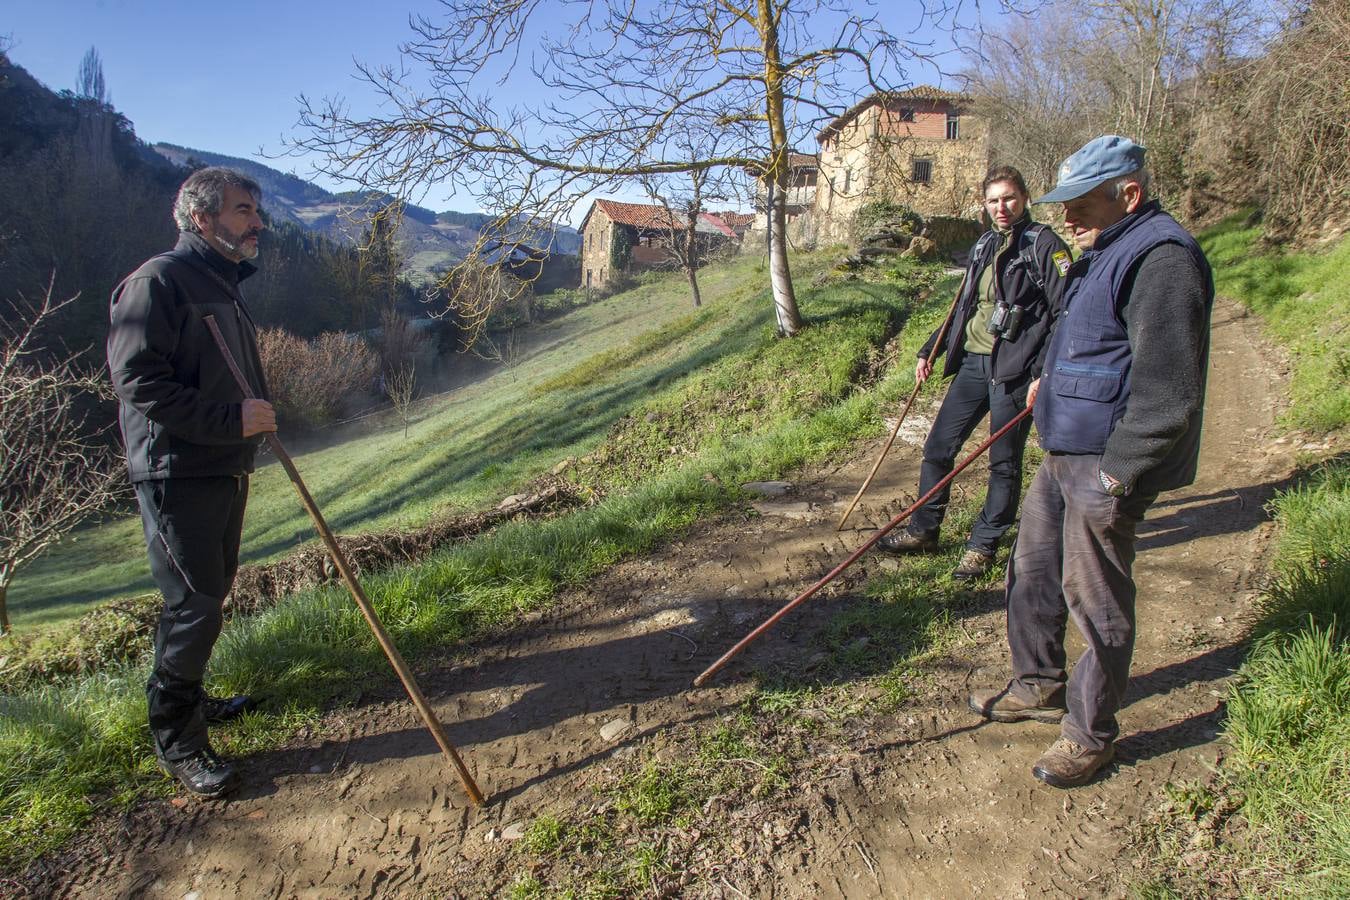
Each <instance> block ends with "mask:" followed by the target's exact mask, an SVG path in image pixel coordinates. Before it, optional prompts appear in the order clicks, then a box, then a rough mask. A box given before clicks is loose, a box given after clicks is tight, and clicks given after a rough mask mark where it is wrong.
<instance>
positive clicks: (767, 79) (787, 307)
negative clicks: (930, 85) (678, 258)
mask: <svg viewBox="0 0 1350 900" xmlns="http://www.w3.org/2000/svg"><path fill="white" fill-rule="evenodd" d="M757 27H758V31H759V35H760V38H761V40H762V41H763V43H764V89H765V90H764V107H765V108H764V112H765V116H766V117H767V118H768V120H769V151H770V153H772V159H771V162H770V165H769V171H768V172H766V173H764V174H765V178H766V179H768V180H769V182H770V184H772V186H773V190H772V191H771V194H770V196H771V202H770V204H769V283H770V284H771V285H772V286H773V311H774V316H775V318H776V319H777V320H778V335H779V337H792V336H793V335H794V334H796V333H797V332H799V331H801V330H802V316H801V313H800V312H798V310H797V295H796V294H795V293H794V292H793V290H792V272H791V271H790V270H789V269H788V258H787V188H788V153H789V152H790V149H791V148H790V147H789V146H788V132H787V119H786V117H785V116H784V112H783V106H784V100H783V60H782V55H781V53H780V47H779V45H778V17H777V15H776V10H774V9H773V6H772V4H771V3H770V2H769V0H759V17H758V22H757Z"/></svg>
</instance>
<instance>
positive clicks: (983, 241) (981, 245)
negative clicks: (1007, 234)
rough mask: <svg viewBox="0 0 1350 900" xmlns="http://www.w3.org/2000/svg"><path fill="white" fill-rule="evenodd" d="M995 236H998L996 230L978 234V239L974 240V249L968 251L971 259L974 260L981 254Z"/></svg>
mask: <svg viewBox="0 0 1350 900" xmlns="http://www.w3.org/2000/svg"><path fill="white" fill-rule="evenodd" d="M996 237H998V232H997V231H993V230H990V231H986V232H985V233H984V234H982V235H980V239H979V240H978V241H976V242H975V249H974V250H971V251H970V259H971V261H972V262H974V261H976V260H978V259H979V258H980V257H981V256H983V255H984V251H985V250H986V249H987V248H988V247H989V245H990V243H992V242H993V240H994V238H996Z"/></svg>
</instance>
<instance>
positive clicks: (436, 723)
mask: <svg viewBox="0 0 1350 900" xmlns="http://www.w3.org/2000/svg"><path fill="white" fill-rule="evenodd" d="M204 321H205V322H206V327H207V328H209V329H210V330H211V337H213V338H215V341H216V346H217V347H219V348H220V353H221V355H222V356H224V357H225V364H226V365H227V366H229V367H230V374H232V375H233V376H234V380H235V381H236V382H238V384H239V389H240V390H241V391H243V392H244V396H245V397H246V398H248V399H249V400H256V399H257V397H256V396H255V395H254V393H253V389H252V388H250V387H249V384H248V381H247V379H245V378H244V373H243V372H241V371H239V364H238V363H237V362H235V359H234V355H233V354H231V353H230V348H229V347H227V346H226V345H225V337H224V336H223V335H222V334H221V333H220V326H219V325H217V324H216V317H215V316H206V317H205V319H204ZM266 437H267V446H269V447H271V448H272V452H273V453H274V454H276V457H277V459H278V460H279V461H280V462H281V467H282V468H283V469H285V470H286V475H287V476H289V477H290V479H291V484H293V485H295V491H296V493H297V494H299V495H300V502H301V503H302V504H303V505H304V507H305V511H306V512H308V513H309V517H310V518H311V519H313V520H314V528H315V529H316V530H317V531H318V532H319V537H320V539H322V541H323V545H324V546H325V547H327V548H328V554H329V555H330V556H332V557H333V565H334V566H336V567H337V570H338V574H339V575H341V576H342V580H343V581H344V582H345V583H346V585H347V590H349V591H351V595H352V599H353V600H355V601H356V605H357V606H359V607H360V608H361V615H363V616H365V617H366V623H367V624H368V625H370V630H371V631H372V632H373V633H374V635H375V640H376V641H378V642H379V644H380V648H381V649H382V650H384V655H385V656H387V657H389V662H390V664H391V665H392V666H393V667H394V671H395V672H397V673H398V679H399V681H402V682H403V687H404V689H406V690H407V692H408V696H409V697H411V698H412V702H413V705H414V706H416V707H417V711H418V712H419V713H421V714H422V721H424V722H425V723H426V725H427V728H428V729H429V730H430V731H431V736H432V737H434V738H435V739H436V743H437V744H439V745H440V748H441V752H442V753H444V754H445V758H446V759H448V760H450V763H451V765H453V766H454V767H455V772H456V773H457V774H458V775H459V780H460V782H461V783H462V784H463V785H464V790H465V791H466V792H467V793H468V795H469V799H470V800H472V801H473V804H474V806H482V805H483V794H482V792H481V791H479V790H478V784H477V783H476V782H475V781H474V780H473V776H472V775H470V774H469V770H468V768H467V767H465V765H464V760H462V759H460V756H459V753H458V751H456V750H455V746H454V744H451V743H450V738H449V737H448V736H447V735H446V733H445V729H444V728H442V727H441V723H440V720H439V719H437V718H436V712H435V710H433V709H432V708H431V704H429V703H427V698H426V697H425V696H423V694H422V689H421V688H419V687H418V686H417V680H416V679H415V678H413V674H412V671H411V670H410V669H409V668H408V664H407V663H406V662H404V661H403V655H402V654H401V653H399V652H398V648H397V647H395V646H394V642H393V641H392V640H390V638H389V633H388V632H387V631H385V630H384V625H383V624H382V623H381V622H380V617H379V616H378V615H377V614H376V612H375V607H374V606H372V605H371V602H370V599H369V598H368V597H366V592H365V591H364V590H362V589H361V584H360V582H358V581H357V580H356V575H355V573H353V572H352V568H351V566H350V565H349V564H348V563H347V557H346V556H345V555H344V554H343V552H342V548H341V547H339V546H338V542H337V538H335V537H333V532H332V531H331V530H329V528H328V523H327V522H325V521H324V518H323V514H322V513H320V512H319V507H318V504H316V503H315V502H314V498H313V497H311V496H310V493H309V489H308V488H307V487H305V482H304V480H303V479H302V478H301V477H300V471H299V470H298V469H296V467H295V463H294V462H292V461H291V457H290V454H288V453H287V452H286V448H285V447H283V446H281V441H280V440H279V439H278V438H277V436H276V435H275V434H270V433H269V434H268V435H267V436H266Z"/></svg>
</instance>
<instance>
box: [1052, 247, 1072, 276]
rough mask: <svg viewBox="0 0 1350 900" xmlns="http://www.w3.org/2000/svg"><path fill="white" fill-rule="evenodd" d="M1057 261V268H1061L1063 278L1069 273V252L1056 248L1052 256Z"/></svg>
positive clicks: (1060, 274) (1060, 273)
mask: <svg viewBox="0 0 1350 900" xmlns="http://www.w3.org/2000/svg"><path fill="white" fill-rule="evenodd" d="M1050 259H1051V260H1053V261H1054V263H1055V268H1056V269H1059V277H1060V278H1063V277H1064V276H1065V275H1067V274H1069V254H1068V253H1066V252H1064V251H1063V250H1056V251H1055V252H1054V254H1053V255H1052V256H1051V257H1050Z"/></svg>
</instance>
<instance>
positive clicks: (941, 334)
mask: <svg viewBox="0 0 1350 900" xmlns="http://www.w3.org/2000/svg"><path fill="white" fill-rule="evenodd" d="M969 274H970V270H969V269H967V270H966V272H965V274H963V275H962V276H961V283H960V284H959V285H957V286H956V298H955V299H954V300H952V308H951V309H949V310H947V318H946V319H944V320H943V321H942V327H941V328H940V329H938V334H937V340H936V341H934V342H933V349H932V350H929V351H928V368H929V370H930V372H931V370H932V368H933V360H934V359H936V358H937V354H938V350H939V349H941V347H942V343H943V341H945V340H946V338H947V328H948V327H949V326H950V325H951V324H952V316H954V315H956V305H957V304H958V303H960V302H961V292H962V291H963V290H965V288H966V277H967V276H968V275H969ZM922 387H923V382H922V381H915V383H914V390H912V391H910V394H909V399H908V400H907V401H905V408H904V409H902V410H901V411H900V418H898V419H896V420H895V427H894V428H892V429H891V436H890V437H889V438H887V439H886V446H884V447H882V448H881V452H880V453H878V454H877V461H876V462H874V463H873V464H872V471H870V472H868V473H867V478H866V480H864V481H863V483H862V487H860V488H858V493H856V494H854V495H853V502H852V503H850V504H849V505H848V509H846V510H844V514H843V515H842V516H840V517H839V524H838V525H836V526H835V528H834V530H835V531H843V530H844V523H845V522H847V521H848V517H849V516H850V515H851V514H852V513H853V508H854V507H855V506H857V505H858V501H859V500H861V499H862V495H863V494H865V493H866V492H867V489H868V488H869V487H870V486H871V484H872V479H873V478H875V477H877V471H878V470H879V469H880V468H881V463H882V462H883V461H884V460H885V459H886V454H887V453H890V452H891V445H892V444H894V443H895V438H896V436H897V435H899V434H900V426H901V425H903V424H904V423H905V416H907V415H909V408H910V407H911V406H913V405H914V398H915V397H917V396H919V389H920V388H922Z"/></svg>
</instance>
